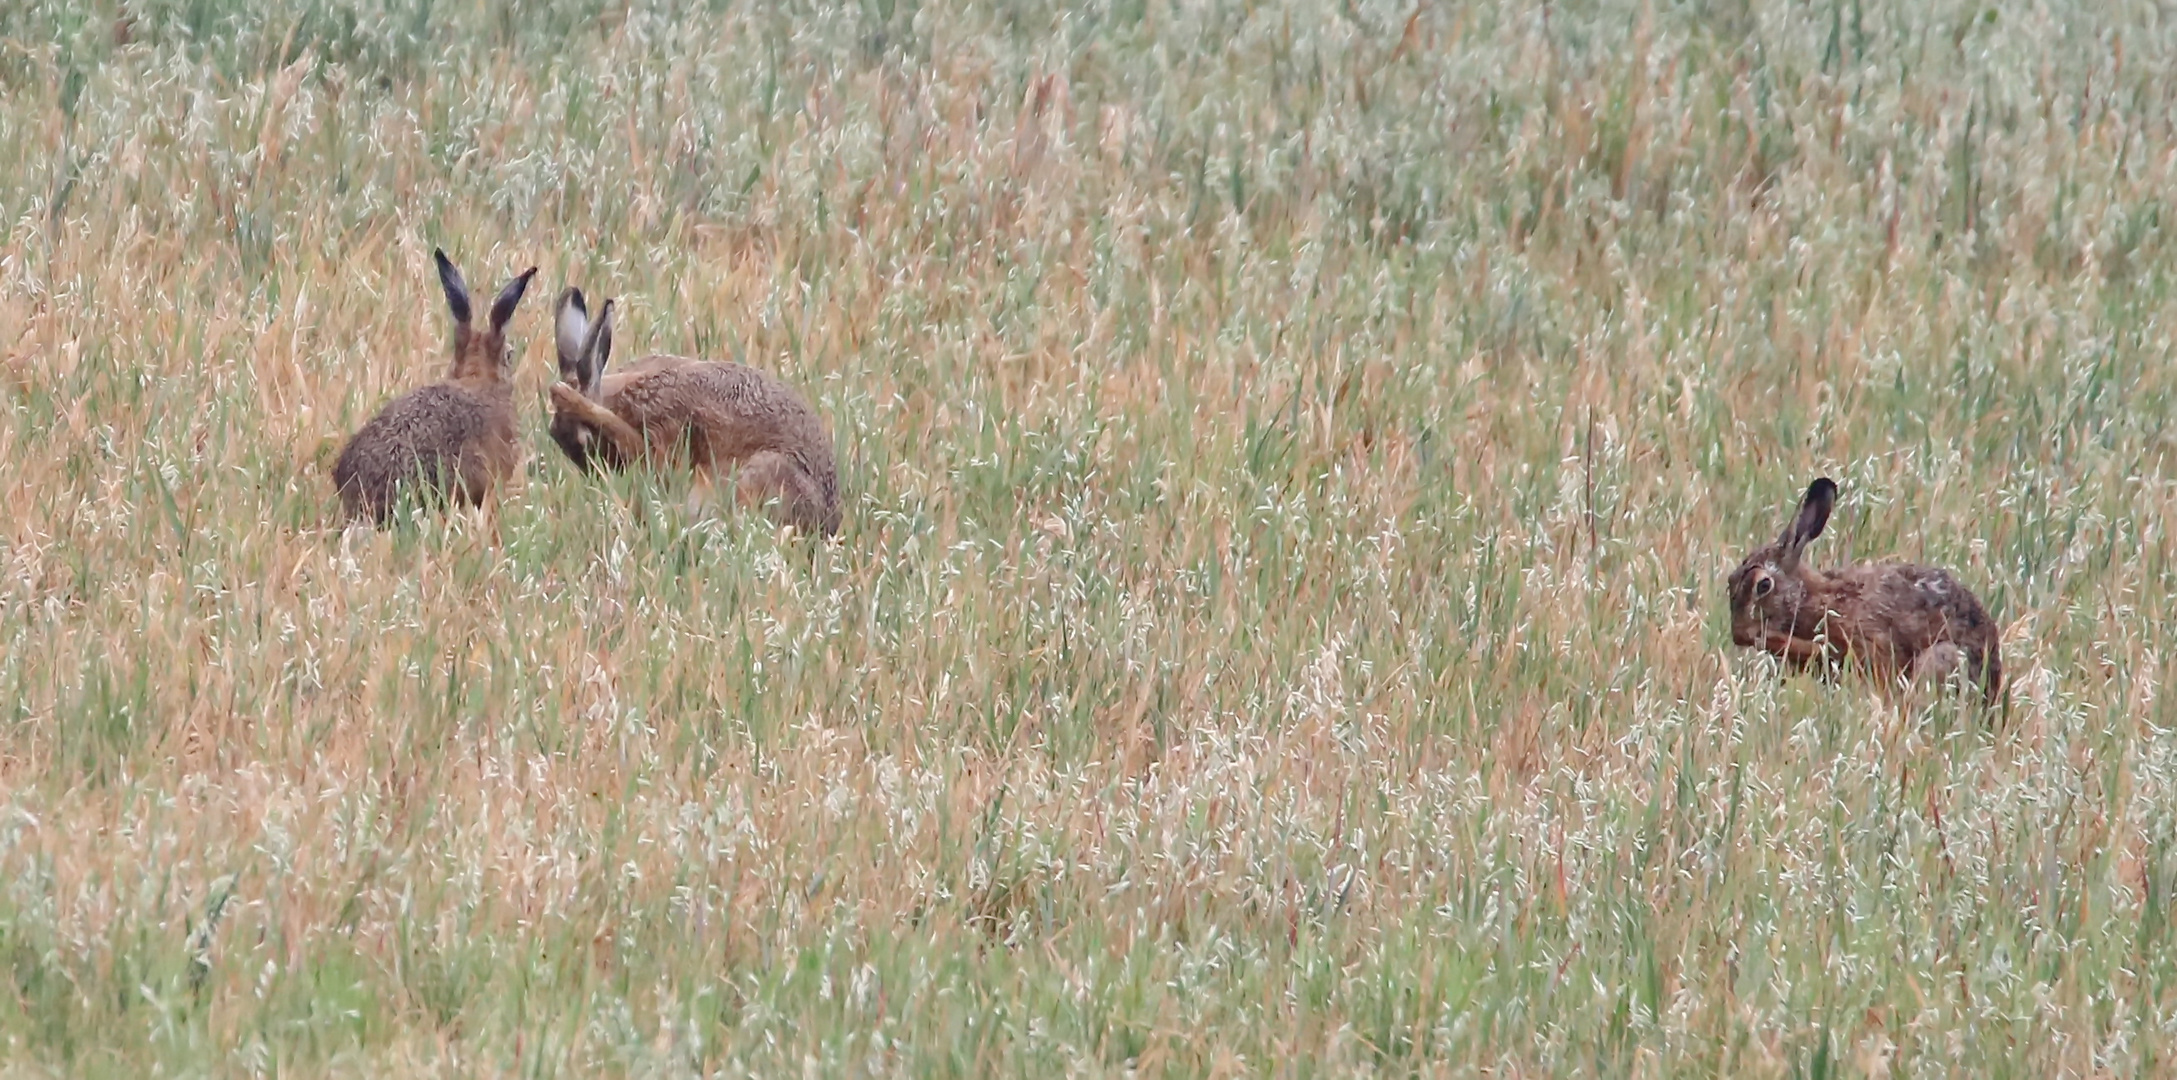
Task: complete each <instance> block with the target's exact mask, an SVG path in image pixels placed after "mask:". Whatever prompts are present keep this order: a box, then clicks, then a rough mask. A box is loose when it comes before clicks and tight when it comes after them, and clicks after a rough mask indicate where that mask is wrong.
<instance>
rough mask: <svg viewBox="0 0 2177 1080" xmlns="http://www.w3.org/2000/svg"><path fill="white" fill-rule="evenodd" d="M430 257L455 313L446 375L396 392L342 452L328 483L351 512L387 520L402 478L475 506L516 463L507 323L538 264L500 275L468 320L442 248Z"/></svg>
mask: <svg viewBox="0 0 2177 1080" xmlns="http://www.w3.org/2000/svg"><path fill="white" fill-rule="evenodd" d="M431 257H432V259H433V260H435V261H436V262H437V263H438V280H439V285H440V286H441V287H442V288H444V289H445V291H446V306H447V307H448V308H449V309H450V310H451V311H452V312H453V317H454V349H453V352H454V356H453V367H452V370H450V371H448V372H447V375H446V378H445V379H444V380H442V381H440V382H436V383H432V384H431V385H429V386H426V387H423V388H422V389H419V390H411V391H409V392H408V393H406V394H403V395H401V396H400V397H398V398H395V399H394V400H393V403H392V404H390V405H387V406H386V407H385V408H384V409H381V410H379V412H378V415H377V416H374V417H372V418H371V421H370V422H369V423H367V424H364V425H363V427H362V429H361V430H359V431H357V432H356V433H355V437H354V438H351V439H349V440H348V445H347V446H346V447H345V448H343V449H342V450H341V451H340V459H339V460H338V461H337V462H335V463H334V464H333V485H334V486H335V487H336V488H338V489H339V491H340V503H341V505H342V507H343V508H344V509H345V510H346V513H347V515H348V517H349V518H350V519H351V520H353V519H360V518H365V517H367V518H369V519H370V520H371V521H373V522H375V523H377V524H379V525H383V524H385V523H386V521H387V519H388V518H389V517H390V516H391V515H392V513H393V507H394V504H395V501H396V500H397V498H398V497H399V494H400V492H401V490H402V489H403V488H405V487H407V486H409V485H420V488H419V490H418V491H417V492H416V493H417V494H419V495H423V496H426V497H450V498H453V499H455V500H458V501H461V502H465V503H468V504H470V505H475V504H478V503H481V502H483V501H484V496H485V495H486V494H488V493H489V492H490V490H491V488H492V486H493V485H495V484H498V483H502V482H504V481H505V480H506V478H507V477H508V476H510V475H512V474H513V472H514V470H515V468H516V467H518V466H519V465H520V464H521V454H520V446H519V443H517V442H516V441H515V431H514V387H513V384H512V383H510V382H509V381H508V380H507V366H508V365H509V364H510V363H511V362H512V360H513V350H511V349H509V348H507V344H506V324H507V320H509V319H511V318H513V317H514V308H515V305H517V304H520V303H521V300H522V293H523V292H524V291H525V290H527V289H528V288H529V279H530V278H531V277H533V276H535V275H536V272H537V268H536V267H534V266H532V267H530V268H529V269H527V270H524V271H522V272H521V273H520V274H519V275H518V276H516V277H515V278H514V280H512V281H510V282H507V284H506V287H505V288H503V289H500V290H499V296H498V298H497V299H495V300H493V301H492V302H491V311H490V313H489V316H488V321H487V322H486V324H485V325H483V326H475V325H472V324H471V322H470V319H469V314H470V305H469V289H468V286H467V285H466V284H465V283H463V281H462V280H461V271H459V270H456V269H454V264H453V263H452V262H451V261H449V260H448V259H447V258H446V253H445V252H443V251H439V250H436V249H434V250H433V251H432V252H431Z"/></svg>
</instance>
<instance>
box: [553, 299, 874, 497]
mask: <svg viewBox="0 0 2177 1080" xmlns="http://www.w3.org/2000/svg"><path fill="white" fill-rule="evenodd" d="M555 324H556V327H557V332H556V337H557V340H558V347H559V373H560V378H561V380H562V381H561V382H559V383H556V384H554V385H553V386H552V439H553V441H554V442H557V443H558V444H559V446H560V449H562V450H564V451H566V452H567V456H568V458H570V459H572V460H573V461H574V463H575V465H576V466H578V467H580V468H581V469H583V470H584V471H587V470H588V469H589V468H590V466H591V463H592V462H593V461H594V462H597V463H600V464H602V465H604V466H605V467H606V468H609V469H622V468H626V467H627V466H629V465H631V464H633V463H635V462H638V461H640V462H646V463H648V464H650V465H652V466H680V467H685V468H689V469H692V470H693V471H694V472H695V473H696V475H697V476H698V477H699V478H702V479H704V480H707V481H722V480H725V479H727V478H728V477H729V476H730V477H731V478H732V479H733V483H734V490H735V492H736V494H737V495H738V496H739V498H740V501H741V502H742V503H744V504H748V505H762V504H764V503H768V502H772V501H773V500H776V503H775V506H776V510H775V513H776V515H777V518H778V520H779V522H780V523H781V524H785V525H791V526H793V527H794V528H795V529H797V530H799V531H802V532H806V533H814V534H816V535H819V536H830V535H832V534H834V533H836V532H838V531H839V475H838V470H837V468H836V466H835V465H834V464H833V461H832V441H831V433H830V432H829V431H828V430H826V429H825V427H824V421H823V420H822V419H821V418H820V417H818V416H817V414H816V410H815V409H813V408H811V407H810V406H809V403H808V402H807V401H806V400H804V399H803V398H802V396H801V395H800V394H797V393H795V392H794V391H793V390H792V389H791V388H790V387H788V386H787V385H786V384H785V383H783V382H780V381H779V380H778V379H776V378H773V377H772V376H770V375H767V374H765V373H764V372H761V371H758V370H756V369H754V368H751V367H744V366H742V365H740V364H735V363H729V362H726V361H719V360H692V359H689V358H687V357H680V356H646V357H643V358H642V359H640V360H637V361H636V362H635V363H634V364H632V365H630V366H629V367H628V368H627V369H626V370H623V371H616V372H614V373H612V374H610V375H607V374H605V362H606V360H607V359H608V358H609V357H610V355H611V352H612V301H610V300H607V301H605V303H604V305H603V307H602V308H601V309H600V310H599V311H598V314H597V320H596V322H594V323H592V322H591V321H590V317H589V308H588V306H587V305H586V304H585V303H584V302H583V299H582V291H581V290H580V289H572V288H570V289H568V290H567V291H565V292H563V293H561V294H560V297H559V303H558V305H557V315H556V317H555Z"/></svg>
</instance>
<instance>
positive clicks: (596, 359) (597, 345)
mask: <svg viewBox="0 0 2177 1080" xmlns="http://www.w3.org/2000/svg"><path fill="white" fill-rule="evenodd" d="M611 356H612V301H610V300H607V301H605V306H604V307H603V308H602V309H600V310H599V311H598V312H597V321H596V322H595V323H592V324H591V325H590V332H589V336H588V337H587V338H585V339H584V340H583V342H582V359H581V361H580V363H579V364H578V365H577V368H576V370H577V371H579V372H580V373H581V376H582V381H581V383H579V384H578V385H579V386H580V388H581V390H582V395H583V396H584V397H587V398H589V399H590V400H592V401H595V400H597V398H598V392H599V390H601V389H602V388H603V386H604V382H605V361H606V360H607V359H609V358H611Z"/></svg>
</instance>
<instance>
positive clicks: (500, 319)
mask: <svg viewBox="0 0 2177 1080" xmlns="http://www.w3.org/2000/svg"><path fill="white" fill-rule="evenodd" d="M536 276H537V268H536V267H534V266H532V267H530V268H529V269H527V270H524V271H522V272H521V273H520V274H519V275H518V276H516V277H515V278H514V280H512V281H509V282H507V283H506V288H503V289H500V290H499V296H498V299H495V300H493V301H492V302H491V332H492V333H494V334H496V333H498V332H500V331H502V330H505V329H506V321H507V320H508V319H511V318H513V317H514V305H516V304H519V303H521V302H522V294H523V293H525V292H528V291H529V279H530V278H533V277H536Z"/></svg>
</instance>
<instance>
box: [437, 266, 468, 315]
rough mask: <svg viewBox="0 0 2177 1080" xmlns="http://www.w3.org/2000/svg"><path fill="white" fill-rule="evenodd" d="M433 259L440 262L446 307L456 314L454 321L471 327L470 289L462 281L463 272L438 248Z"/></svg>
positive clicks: (440, 282) (439, 275) (439, 273)
mask: <svg viewBox="0 0 2177 1080" xmlns="http://www.w3.org/2000/svg"><path fill="white" fill-rule="evenodd" d="M431 258H432V259H434V260H436V261H437V262H438V283H439V286H440V287H441V288H443V289H445V290H446V307H447V309H448V310H450V311H452V312H453V313H454V321H455V322H457V323H460V324H461V325H463V326H467V325H469V287H468V285H467V284H466V283H465V282H463V281H462V280H461V271H459V270H456V269H454V263H453V260H452V259H449V258H447V257H446V253H445V252H444V251H442V250H440V249H438V248H432V249H431Z"/></svg>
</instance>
